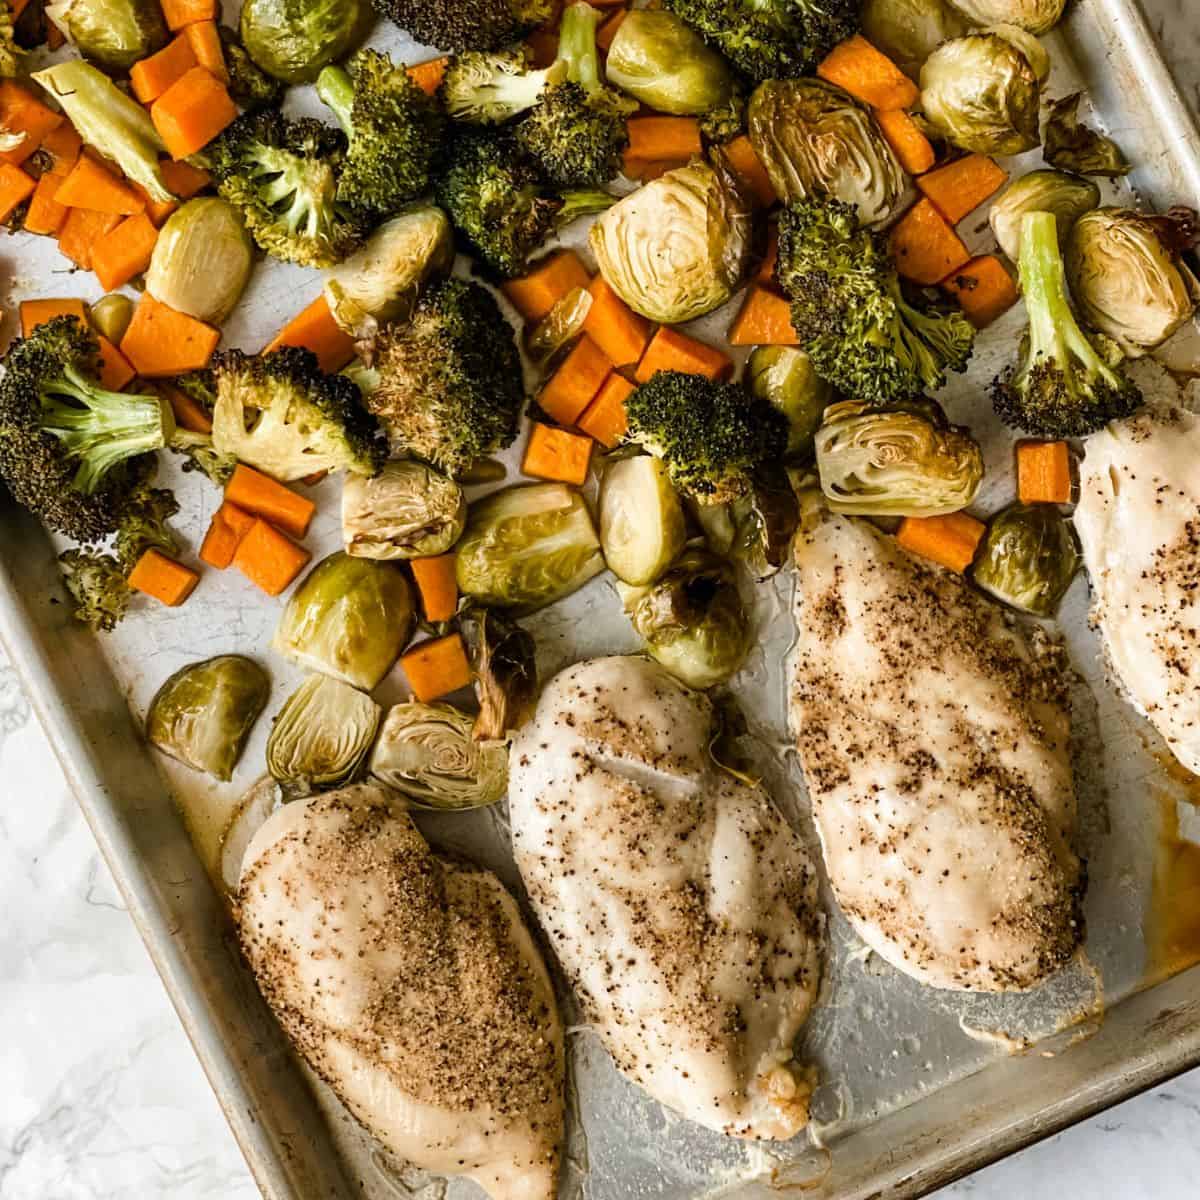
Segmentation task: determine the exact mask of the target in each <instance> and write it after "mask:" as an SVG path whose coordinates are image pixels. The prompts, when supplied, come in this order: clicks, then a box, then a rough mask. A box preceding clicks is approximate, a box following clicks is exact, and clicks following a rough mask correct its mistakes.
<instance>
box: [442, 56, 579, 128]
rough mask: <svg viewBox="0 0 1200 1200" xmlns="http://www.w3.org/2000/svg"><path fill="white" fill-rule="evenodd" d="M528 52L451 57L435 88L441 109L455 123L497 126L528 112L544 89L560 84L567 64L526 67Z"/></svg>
mask: <svg viewBox="0 0 1200 1200" xmlns="http://www.w3.org/2000/svg"><path fill="white" fill-rule="evenodd" d="M530 60H531V56H530V54H529V51H528V49H526V48H525V47H523V46H519V47H517V48H516V49H514V50H498V51H495V52H493V53H486V52H484V51H479V50H476V51H469V52H468V53H466V54H458V55H455V57H454V58H452V59H451V60H450V63H449V64H448V65H447V67H446V73H445V75H443V76H442V82H441V84H440V85H439V87H438V99H439V100H440V101H441V103H442V107H443V108H444V109H445V110H446V112H448V113H449V114H450V116H451V117H453V118H454V120H456V121H465V122H467V123H468V124H470V125H499V124H501V123H502V122H504V121H508V120H510V119H511V118H513V117H516V116H519V115H520V114H521V113H523V112H527V111H528V110H529V109H531V108H532V107H533V106H534V105H535V104H536V103H537V102H538V101H539V100H540V99H541V97H542V93H543V92H544V91H545V90H546V88H548V87H550V86H551V85H553V84H556V83H562V82H563V81H564V80H565V79H566V77H567V64H566V63H565V62H561V61H555V62H554V63H552V64H551V65H550V66H548V67H546V68H544V69H543V70H536V69H534V68H533V67H532V66H531V65H530Z"/></svg>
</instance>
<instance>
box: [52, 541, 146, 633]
mask: <svg viewBox="0 0 1200 1200" xmlns="http://www.w3.org/2000/svg"><path fill="white" fill-rule="evenodd" d="M58 561H59V562H60V563H61V564H62V573H63V583H65V584H66V585H67V591H68V592H70V594H71V599H72V600H73V601H74V602H75V603H74V607H73V608H72V610H71V615H72V616H73V617H74V618H75V619H76V620H77V621H82V622H83V623H84V624H85V625H90V626H91V627H92V629H94V630H95V631H96V632H98V633H99V632H108V631H109V630H111V629H113V628H114V627H115V626H116V624H117V622H118V621H120V620H121V619H122V618H123V617H124V616H125V612H126V610H127V609H128V608H129V600H130V596H131V595H132V592H131V589H130V587H129V582H128V580H127V579H126V572H125V568H124V567H123V566H121V564H120V563H119V562H118V561H117V560H116V559H115V558H114V557H113V556H112V555H111V554H93V553H91V552H89V551H87V550H68V551H67V552H66V553H65V554H60V555H59V558H58Z"/></svg>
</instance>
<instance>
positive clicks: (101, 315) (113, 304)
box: [88, 292, 133, 346]
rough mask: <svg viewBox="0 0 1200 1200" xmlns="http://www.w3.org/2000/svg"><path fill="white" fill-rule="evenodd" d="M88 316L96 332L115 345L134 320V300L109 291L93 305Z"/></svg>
mask: <svg viewBox="0 0 1200 1200" xmlns="http://www.w3.org/2000/svg"><path fill="white" fill-rule="evenodd" d="M88 317H89V318H90V319H91V322H92V326H93V327H94V328H95V330H96V332H97V333H102V334H103V335H104V336H105V337H106V338H108V340H109V341H110V342H112V344H113V345H114V346H115V345H117V344H118V343H119V342H120V340H121V339H122V338H123V337H124V336H125V331H126V330H127V329H128V328H129V322H130V321H132V320H133V301H132V300H130V298H129V297H128V296H123V295H121V293H120V292H109V294H108V295H107V296H101V297H100V299H99V300H97V301H96V303H95V304H93V305H92V306H91V308H90V309H89V310H88Z"/></svg>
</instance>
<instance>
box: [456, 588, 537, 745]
mask: <svg viewBox="0 0 1200 1200" xmlns="http://www.w3.org/2000/svg"><path fill="white" fill-rule="evenodd" d="M462 629H463V633H464V635H465V636H466V638H467V644H468V645H469V646H470V650H471V666H472V669H473V671H474V673H475V695H476V696H477V697H478V698H479V715H478V716H477V717H476V718H475V732H474V736H475V739H476V741H489V740H495V739H496V738H503V737H507V736H508V735H509V734H510V733H512V732H513V731H514V730H517V729H520V728H521V726H522V725H524V724H525V722H526V720H528V718H529V715H530V713H531V712H532V711H533V706H534V702H535V701H536V700H537V647H536V646H535V645H534V641H533V638H532V636H531V635H530V634H529V633H528V632H527V631H526V630H524V629H522V628H521V626H520V625H518V624H517V623H516V621H512V620H510V619H509V618H508V617H506V616H504V615H503V614H502V613H498V612H495V611H493V610H491V609H487V608H477V609H475V610H473V611H471V612H469V613H468V614H467V615H466V616H465V617H464V618H463V621H462Z"/></svg>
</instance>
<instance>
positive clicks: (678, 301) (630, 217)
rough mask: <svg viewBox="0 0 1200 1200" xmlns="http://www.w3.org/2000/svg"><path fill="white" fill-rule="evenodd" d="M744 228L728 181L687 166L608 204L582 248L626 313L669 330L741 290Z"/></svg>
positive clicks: (746, 242) (719, 171) (745, 206)
mask: <svg viewBox="0 0 1200 1200" xmlns="http://www.w3.org/2000/svg"><path fill="white" fill-rule="evenodd" d="M751 223H752V210H751V208H750V205H749V203H748V202H747V200H746V198H745V197H744V196H743V195H742V193H741V191H740V190H739V188H738V184H737V183H736V181H735V180H734V177H733V175H732V174H731V173H730V172H728V171H727V170H725V169H724V168H723V167H718V168H714V167H710V166H707V165H706V164H705V163H702V162H693V163H690V164H689V165H688V166H686V167H678V168H677V169H675V170H674V171H668V172H667V173H666V174H665V175H662V176H660V177H659V178H658V179H654V180H652V181H651V182H650V183H647V184H645V185H644V186H643V187H640V188H638V190H637V191H636V192H632V193H630V195H628V196H626V197H625V198H624V199H623V200H621V201H620V202H619V203H617V204H614V205H613V207H612V208H610V209H609V210H608V211H607V212H606V213H605V214H604V215H603V216H602V217H600V219H599V220H598V221H597V222H596V223H595V224H594V225H593V226H592V228H591V232H590V234H589V241H590V243H591V247H592V253H593V254H594V255H595V256H596V263H597V266H599V268H600V273H601V274H602V275H603V276H604V278H605V280H606V281H607V283H608V284H609V286H610V287H611V288H612V289H613V291H615V292H616V293H617V295H618V296H620V297H621V299H622V300H624V301H625V303H626V304H628V305H629V307H630V308H632V309H634V311H635V312H639V313H641V314H642V315H643V316H645V317H649V318H650V319H651V320H652V321H659V322H661V323H662V324H664V325H677V324H679V323H680V322H682V321H690V320H692V319H693V318H694V317H700V316H703V315H704V314H705V313H707V312H712V310H713V309H714V308H720V307H721V305H722V304H724V303H725V302H726V301H727V300H728V299H729V298H730V296H732V295H733V293H734V292H735V291H737V289H738V288H739V287H740V286H741V285H742V283H743V281H744V280H745V277H746V272H747V270H748V268H749V266H750V235H751Z"/></svg>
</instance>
